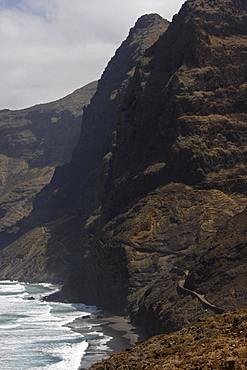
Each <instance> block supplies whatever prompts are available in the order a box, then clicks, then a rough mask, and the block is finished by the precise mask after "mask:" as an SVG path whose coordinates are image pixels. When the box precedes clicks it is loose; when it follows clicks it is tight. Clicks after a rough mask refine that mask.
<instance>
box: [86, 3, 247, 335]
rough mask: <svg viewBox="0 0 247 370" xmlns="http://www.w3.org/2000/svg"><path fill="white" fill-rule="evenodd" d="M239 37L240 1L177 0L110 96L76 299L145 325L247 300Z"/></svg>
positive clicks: (163, 325) (165, 327) (175, 323)
mask: <svg viewBox="0 0 247 370" xmlns="http://www.w3.org/2000/svg"><path fill="white" fill-rule="evenodd" d="M246 36H247V23H246V3H245V2H243V1H234V0H232V1H224V2H222V1H206V0H205V1H187V2H186V3H185V4H184V6H183V7H182V9H181V11H180V12H179V14H178V15H176V16H175V17H174V19H173V22H172V24H171V25H170V27H169V28H168V30H167V32H166V33H164V35H163V36H161V37H160V39H159V40H158V41H157V43H155V44H154V46H152V47H151V48H150V49H148V50H147V51H146V53H145V56H144V58H142V59H141V60H140V62H139V63H138V67H137V68H136V71H135V74H134V76H133V79H132V81H131V84H130V85H129V87H128V89H127V92H126V94H125V96H124V98H123V101H122V103H121V105H120V109H119V114H118V123H117V130H116V146H115V150H114V152H113V156H112V158H111V160H110V170H109V174H108V179H107V183H106V188H105V193H104V198H103V202H102V209H101V214H100V221H99V224H98V225H99V226H98V227H97V228H96V232H95V229H94V235H96V237H97V240H95V239H94V240H93V247H92V248H91V250H90V253H89V257H88V259H87V260H88V265H87V266H89V269H88V274H89V276H90V280H92V281H93V282H94V283H93V284H92V286H91V291H90V292H86V287H83V289H82V291H81V297H82V298H84V297H85V298H90V297H93V299H94V300H96V301H97V302H98V303H100V304H103V305H104V306H105V307H107V308H108V309H111V308H112V307H114V308H115V309H116V310H118V312H122V313H125V312H130V313H131V315H132V319H133V320H136V321H137V322H140V323H142V324H144V325H145V326H146V328H147V329H148V331H149V333H150V334H154V333H157V332H168V331H171V330H174V329H178V328H180V327H182V326H184V325H187V324H189V323H193V322H195V321H197V320H198V319H202V318H205V317H207V316H210V315H214V314H215V312H219V311H220V309H222V310H224V309H225V310H227V309H232V308H234V307H244V306H245V305H246V290H247V286H246V279H245V278H244V271H245V268H246V233H245V232H244V230H246V229H245V217H244V214H245V213H241V212H243V211H244V209H245V207H246V204H247V197H246V195H247V194H246V189H247V187H246V179H247V176H246V175H247V165H246V163H247V161H246V153H247V150H246V141H247V114H246V108H245V104H246V103H245V102H246V68H247V59H246V48H247V38H246ZM236 214H239V216H238V217H237V216H236V217H237V219H238V220H239V222H241V226H239V228H240V229H241V237H239V238H240V239H241V243H240V244H241V246H239V247H237V245H238V242H236V243H235V241H234V240H235V239H237V238H234V237H231V238H230V236H229V235H230V233H234V228H232V229H231V228H228V229H227V230H228V231H227V232H228V241H227V242H226V240H224V235H222V234H220V231H218V230H221V229H222V228H223V227H227V226H223V225H228V223H229V224H231V218H232V217H234V216H235V215H236ZM240 214H241V215H242V216H240ZM234 220H235V219H234ZM232 222H234V221H232ZM219 235H221V239H220V241H219V239H218V238H219V237H220V236H219ZM234 243H235V244H234ZM212 245H216V247H215V248H214V249H213V251H212V252H211V253H210V254H209V255H208V250H209V249H212ZM234 248H235V249H234ZM236 248H237V249H236ZM222 250H224V251H225V252H224V253H225V255H226V256H228V257H225V260H227V262H226V263H221V262H218V260H219V259H221V257H220V256H221V253H222ZM233 250H235V252H234V253H233V252H232V251H233ZM236 250H237V252H236ZM236 253H237V256H236ZM231 254H232V257H229V255H230V256H231ZM202 255H205V257H201V256H202ZM207 256H208V257H207ZM209 256H210V257H209ZM200 258H202V259H200ZM197 259H199V261H200V262H198V264H197V262H196V261H197ZM203 261H204V262H203ZM213 261H214V262H213ZM208 263H209V264H208ZM206 267H207V268H206ZM202 269H205V271H206V272H205V273H202V271H201V270H202ZM190 271H191V273H190ZM229 271H230V272H229ZM201 275H203V278H201V280H200V276H201ZM222 275H223V276H224V278H222ZM194 277H195V278H196V281H195V283H194V284H193V280H194ZM82 286H83V282H82ZM186 287H187V288H186ZM230 287H231V289H230V290H229V288H230ZM186 289H187V290H186ZM197 289H198V291H197ZM203 295H205V299H204V298H203Z"/></svg>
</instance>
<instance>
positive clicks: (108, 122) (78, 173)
mask: <svg viewBox="0 0 247 370" xmlns="http://www.w3.org/2000/svg"><path fill="white" fill-rule="evenodd" d="M168 25H169V22H168V21H166V20H164V19H163V18H161V17H160V16H159V15H157V14H150V15H144V16H142V17H141V18H140V19H139V20H138V21H137V22H136V24H135V26H134V27H133V28H132V29H131V30H130V32H129V35H128V37H127V39H126V40H125V41H124V42H123V43H122V45H121V46H120V47H119V49H118V50H117V51H116V53H115V55H114V57H113V58H112V60H111V61H110V62H109V64H108V66H107V67H106V69H105V71H104V73H103V75H102V78H101V80H100V81H99V84H98V88H97V92H96V93H95V95H94V97H93V99H92V101H91V104H90V105H89V106H88V107H87V108H86V109H85V110H84V115H83V123H82V131H81V136H80V140H79V142H78V145H77V146H76V149H75V151H74V153H73V156H72V160H71V162H70V163H69V164H68V165H66V166H63V167H61V168H58V169H57V170H56V172H55V174H54V177H53V179H52V181H51V183H50V184H49V186H47V187H45V188H44V189H43V191H41V193H40V194H39V195H38V196H37V197H36V200H35V204H34V210H33V212H32V214H31V216H30V217H28V218H27V219H26V220H25V223H24V224H23V227H22V229H21V231H22V233H23V230H30V229H33V228H34V227H36V226H38V227H39V226H40V225H43V224H44V223H46V225H45V229H42V230H41V231H42V232H39V231H38V230H39V228H38V229H34V230H33V231H32V230H31V231H30V232H29V233H28V234H26V236H24V237H22V238H20V239H19V240H18V241H17V242H16V243H15V244H13V245H10V246H9V247H8V248H7V249H5V251H4V252H3V255H2V259H3V260H4V262H3V263H2V265H1V276H3V277H8V276H12V277H14V276H15V277H16V278H18V279H26V280H29V281H31V280H32V281H33V280H35V279H36V280H44V279H45V280H49V279H50V280H51V279H52V280H53V281H54V280H55V281H66V279H67V277H68V275H71V273H75V274H76V275H77V280H78V274H79V276H80V270H81V269H82V270H84V268H82V267H81V264H82V263H83V261H84V260H85V256H86V255H87V253H88V248H89V247H90V245H91V239H92V235H91V234H92V230H91V229H92V226H90V230H89V229H88V225H91V222H92V221H94V220H96V219H97V218H98V215H99V211H100V209H99V207H100V206H101V198H102V194H103V192H104V188H105V181H106V178H107V173H108V169H109V160H110V157H111V152H110V151H111V150H112V147H113V146H114V141H115V139H114V136H115V134H114V130H115V128H116V117H117V111H118V106H119V103H120V101H121V99H122V96H123V94H124V92H125V89H126V87H127V86H128V84H129V82H130V80H131V78H132V76H133V74H134V70H135V66H136V63H137V61H138V60H139V59H140V58H141V56H143V54H144V51H145V50H146V48H148V47H150V46H151V45H152V44H153V43H154V42H155V41H157V39H158V38H159V36H160V35H161V34H162V33H164V32H165V30H166V29H167V27H168ZM88 218H89V221H87V219H88ZM71 220H73V222H72V221H71ZM49 221H53V222H52V223H49V224H47V223H48V222H49ZM72 224H73V226H72ZM85 224H86V226H85ZM61 225H63V226H61ZM84 229H85V230H86V231H85V232H84ZM44 230H45V232H44ZM88 230H89V232H88ZM37 235H39V237H38V238H37ZM27 239H28V240H29V239H33V240H35V241H33V248H34V249H35V251H36V252H34V253H31V254H32V258H33V260H32V261H33V263H34V264H35V265H36V266H37V265H38V266H39V269H35V270H34V271H32V269H31V268H30V263H29V262H28V261H29V256H30V254H29V248H27V247H26V243H27ZM41 244H42V245H44V246H46V247H45V249H44V251H43V253H38V252H37V251H38V249H39V245H41ZM13 250H21V253H17V255H20V256H21V257H20V258H19V259H16V256H15V255H14V256H13ZM13 261H14V262H13ZM16 261H17V262H16ZM60 265H61V268H60V267H58V266H60ZM51 266H52V267H51ZM78 270H79V271H78ZM73 280H74V277H73ZM79 280H80V278H79ZM75 296H76V293H75ZM74 299H75V297H74ZM78 299H79V298H78Z"/></svg>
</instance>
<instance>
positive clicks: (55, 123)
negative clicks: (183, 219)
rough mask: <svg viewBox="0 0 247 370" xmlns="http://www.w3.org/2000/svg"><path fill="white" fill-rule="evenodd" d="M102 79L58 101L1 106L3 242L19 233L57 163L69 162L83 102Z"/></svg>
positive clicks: (0, 213)
mask: <svg viewBox="0 0 247 370" xmlns="http://www.w3.org/2000/svg"><path fill="white" fill-rule="evenodd" d="M96 86H97V82H92V83H90V84H88V85H86V86H84V87H82V88H81V89H78V90H76V91H75V92H73V93H72V94H70V95H68V96H66V97H65V98H62V99H60V100H58V101H55V102H51V103H47V104H40V105H36V106H34V107H31V108H27V109H22V110H17V111H10V110H2V111H0V219H1V225H0V233H1V234H0V244H1V246H2V245H3V244H6V243H7V241H8V240H9V236H11V234H15V233H16V232H17V231H18V229H19V225H17V223H18V221H20V220H21V219H23V217H26V216H28V215H29V214H30V212H31V210H32V208H33V201H34V198H35V196H36V194H37V193H38V192H39V191H40V190H41V189H42V188H43V187H44V186H45V185H46V184H47V183H49V182H50V180H51V178H52V175H53V173H54V170H55V168H56V167H57V166H58V165H60V166H61V165H63V164H65V163H67V162H69V161H70V159H71V155H72V151H73V149H74V148H75V146H76V144H77V142H78V139H79V136H80V130H81V120H82V114H83V106H84V105H87V104H88V103H89V102H90V99H91V97H92V96H93V94H94V92H95V90H96Z"/></svg>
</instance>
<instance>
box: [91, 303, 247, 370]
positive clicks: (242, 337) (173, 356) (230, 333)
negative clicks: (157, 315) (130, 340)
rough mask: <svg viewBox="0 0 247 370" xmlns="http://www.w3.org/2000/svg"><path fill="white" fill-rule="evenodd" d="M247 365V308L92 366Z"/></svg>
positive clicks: (184, 369) (240, 368)
mask: <svg viewBox="0 0 247 370" xmlns="http://www.w3.org/2000/svg"><path fill="white" fill-rule="evenodd" d="M246 368H247V310H246V309H243V310H239V311H234V312H233V313H231V314H224V315H221V316H217V317H214V318H213V319H208V320H207V321H202V322H200V323H198V324H196V325H194V326H190V327H187V328H184V329H182V330H181V331H178V332H175V333H172V334H169V335H159V336H157V337H153V338H151V339H149V340H148V341H147V342H144V343H142V344H140V345H138V346H136V347H134V348H132V349H129V350H127V351H125V352H121V353H119V354H115V355H113V356H111V357H110V358H109V359H107V360H104V361H102V362H101V363H98V364H95V365H93V366H91V367H90V370H113V369H114V370H127V369H131V370H139V369H143V370H148V369H149V370H161V369H167V370H168V369H169V370H177V369H180V370H198V369H201V370H209V369H214V370H223V369H225V370H227V369H228V370H233V369H235V370H244V369H246Z"/></svg>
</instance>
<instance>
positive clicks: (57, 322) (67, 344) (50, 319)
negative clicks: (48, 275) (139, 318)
mask: <svg viewBox="0 0 247 370" xmlns="http://www.w3.org/2000/svg"><path fill="white" fill-rule="evenodd" d="M55 290H57V287H56V286H54V285H51V284H25V283H20V282H17V281H15V282H12V281H2V282H1V281H0V368H1V369H4V370H13V369H18V370H26V369H32V370H41V369H45V370H64V369H70V370H77V369H78V368H79V367H80V363H81V358H82V357H83V355H84V354H85V353H86V351H87V348H88V347H89V346H90V342H91V343H93V346H91V348H95V349H96V353H95V360H97V361H98V360H99V359H101V358H103V357H106V353H107V351H108V350H109V349H108V348H107V341H108V340H109V339H110V338H109V337H106V336H104V335H103V333H101V332H99V331H97V327H96V326H94V325H92V324H89V323H88V321H86V320H85V324H84V328H85V333H83V328H82V327H81V325H82V324H81V322H80V333H79V332H76V331H75V330H76V325H78V323H77V324H76V322H75V324H74V323H73V324H71V325H69V326H67V324H69V323H72V322H73V321H74V320H75V319H76V318H79V317H82V316H88V315H90V314H91V313H96V312H97V308H96V307H95V306H92V307H88V306H85V305H83V304H76V305H73V304H65V303H57V302H47V301H43V300H41V299H40V298H41V297H42V296H44V295H47V294H50V293H52V292H54V291H55ZM72 329H74V330H72ZM91 352H92V351H91ZM90 355H91V356H92V359H93V356H94V354H93V353H91V354H90Z"/></svg>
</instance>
